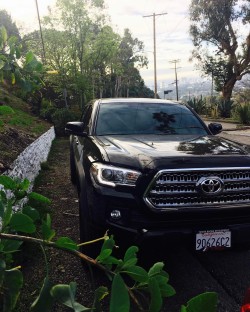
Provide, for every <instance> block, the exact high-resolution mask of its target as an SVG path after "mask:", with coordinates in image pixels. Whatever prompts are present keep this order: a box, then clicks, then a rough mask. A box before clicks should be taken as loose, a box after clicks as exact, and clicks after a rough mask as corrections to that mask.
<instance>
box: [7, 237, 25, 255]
mask: <svg viewBox="0 0 250 312" xmlns="http://www.w3.org/2000/svg"><path fill="white" fill-rule="evenodd" d="M2 243H3V250H2V252H5V253H12V252H15V251H17V250H18V249H19V247H20V246H21V245H22V243H23V242H22V241H17V240H12V239H4V240H2Z"/></svg>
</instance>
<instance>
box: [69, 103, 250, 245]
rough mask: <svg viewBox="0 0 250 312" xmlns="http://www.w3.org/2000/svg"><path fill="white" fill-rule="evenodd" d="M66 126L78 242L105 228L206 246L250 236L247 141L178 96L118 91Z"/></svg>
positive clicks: (133, 237)
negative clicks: (225, 134) (224, 134)
mask: <svg viewBox="0 0 250 312" xmlns="http://www.w3.org/2000/svg"><path fill="white" fill-rule="evenodd" d="M66 130H67V132H68V133H70V134H71V135H70V165H71V178H72V181H73V182H74V183H75V184H76V185H77V187H78V191H79V207H80V234H81V241H88V240H91V239H94V238H96V237H98V236H99V235H100V234H103V233H104V232H105V231H106V230H109V231H110V233H114V234H115V237H117V238H121V239H124V240H127V241H128V242H129V243H132V242H133V243H136V242H137V243H139V242H140V241H142V240H145V239H155V238H163V239H164V240H165V242H166V243H167V242H169V243H170V242H174V243H175V244H178V242H180V243H181V242H191V244H193V245H192V246H193V248H194V249H195V250H202V251H204V250H207V249H210V248H230V247H232V246H234V245H235V244H238V243H244V242H249V241H250V147H249V146H242V145H239V144H237V143H235V142H233V141H230V140H226V139H222V138H221V137H219V136H216V134H218V133H219V132H220V131H221V130H222V127H221V125H220V124H216V123H211V124H210V125H208V127H207V126H206V124H205V123H204V122H203V121H202V120H201V119H200V117H199V116H198V115H197V114H196V113H195V112H194V111H193V110H192V108H190V107H188V106H187V105H184V104H181V103H178V102H174V101H167V100H159V99H142V98H139V99H127V98H126V99H125V98H114V99H100V100H95V101H92V102H90V103H89V104H88V105H86V106H85V108H84V112H83V115H82V118H81V121H76V122H70V123H68V124H67V126H66Z"/></svg>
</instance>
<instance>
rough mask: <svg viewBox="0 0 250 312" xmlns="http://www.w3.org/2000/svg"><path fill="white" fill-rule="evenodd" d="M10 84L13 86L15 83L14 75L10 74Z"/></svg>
mask: <svg viewBox="0 0 250 312" xmlns="http://www.w3.org/2000/svg"><path fill="white" fill-rule="evenodd" d="M11 83H12V84H13V85H14V84H15V83H16V77H15V74H14V73H11Z"/></svg>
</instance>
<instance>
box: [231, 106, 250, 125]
mask: <svg viewBox="0 0 250 312" xmlns="http://www.w3.org/2000/svg"><path fill="white" fill-rule="evenodd" d="M234 117H235V118H236V119H237V120H238V121H239V122H240V123H242V124H243V125H250V103H242V104H240V105H237V106H236V108H235V111H234Z"/></svg>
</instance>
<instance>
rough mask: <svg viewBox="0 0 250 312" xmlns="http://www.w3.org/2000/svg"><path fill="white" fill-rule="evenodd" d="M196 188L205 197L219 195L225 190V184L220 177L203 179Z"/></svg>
mask: <svg viewBox="0 0 250 312" xmlns="http://www.w3.org/2000/svg"><path fill="white" fill-rule="evenodd" d="M196 186H197V187H198V190H199V191H200V192H202V193H203V194H205V195H210V196H211V195H218V194H220V193H222V191H223V189H224V183H223V181H222V180H221V179H220V178H219V177H203V178H201V179H200V180H199V181H198V182H197V184H196Z"/></svg>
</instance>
